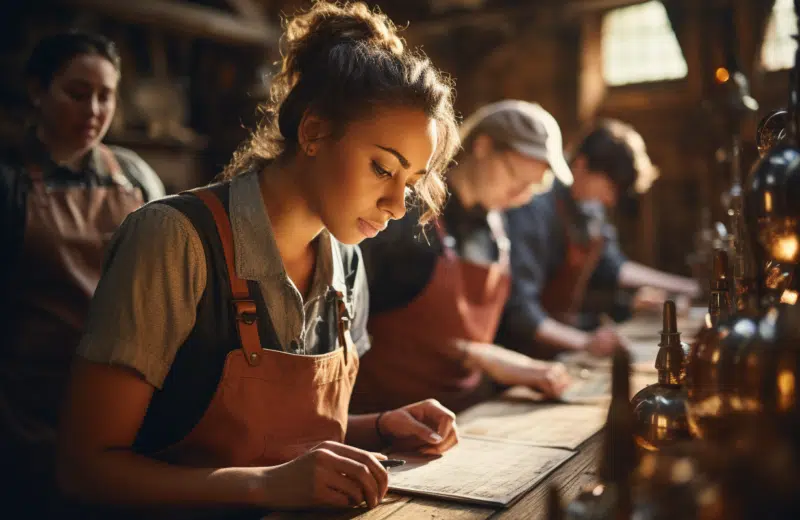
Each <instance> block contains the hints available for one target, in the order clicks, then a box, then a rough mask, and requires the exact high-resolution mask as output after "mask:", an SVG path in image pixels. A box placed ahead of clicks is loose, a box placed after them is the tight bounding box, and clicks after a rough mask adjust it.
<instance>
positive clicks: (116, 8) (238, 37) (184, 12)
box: [66, 0, 280, 47]
mask: <svg viewBox="0 0 800 520" xmlns="http://www.w3.org/2000/svg"><path fill="white" fill-rule="evenodd" d="M66 2H67V3H69V4H70V5H72V6H74V7H79V8H83V9H88V10H91V11H94V12H97V13H100V14H103V15H106V16H110V17H112V18H116V19H118V20H122V21H124V22H128V23H135V24H147V25H152V26H154V27H160V28H163V29H167V30H169V31H173V32H179V33H183V34H188V35H191V36H198V37H203V38H211V39H213V40H216V41H219V42H223V43H229V44H235V45H252V46H258V47H272V46H274V45H277V42H278V38H279V37H280V30H279V29H278V28H277V27H274V26H272V25H270V24H267V23H265V22H259V21H254V20H250V19H244V18H239V17H236V16H232V15H229V14H227V13H224V12H222V11H220V10H218V9H213V8H209V7H203V6H199V5H190V4H185V3H177V2H167V1H164V0H66Z"/></svg>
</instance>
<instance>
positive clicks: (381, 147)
mask: <svg viewBox="0 0 800 520" xmlns="http://www.w3.org/2000/svg"><path fill="white" fill-rule="evenodd" d="M284 43H285V45H286V48H285V49H284V52H283V56H284V58H283V66H282V69H281V73H280V74H279V75H277V76H276V77H275V78H274V80H273V83H272V94H273V100H274V101H273V104H271V105H269V106H268V107H267V108H268V111H269V113H270V114H272V116H270V117H268V118H267V120H266V121H265V122H264V123H263V124H262V125H260V126H259V128H257V130H256V131H255V133H254V134H253V136H252V138H251V140H250V141H249V142H248V143H246V144H245V145H244V146H243V147H242V148H241V149H240V150H239V152H238V153H237V154H236V155H235V156H234V159H233V161H232V162H231V163H230V164H229V165H228V167H227V168H226V170H225V175H224V179H223V180H222V181H221V182H219V183H217V184H214V185H212V186H210V187H206V188H201V189H198V190H194V191H192V192H188V193H184V194H181V195H179V196H176V197H171V198H168V199H164V200H162V201H158V202H156V203H154V204H149V205H148V206H146V207H144V208H142V209H141V210H139V211H137V212H136V213H134V214H133V215H131V216H130V217H129V218H128V219H127V220H126V222H125V224H124V225H123V226H122V227H121V229H120V230H119V232H118V233H117V235H116V237H115V239H114V241H113V243H112V245H111V247H110V250H109V256H108V260H107V262H106V270H105V272H104V274H103V278H102V279H101V281H100V285H99V287H98V290H97V293H96V295H95V299H94V301H93V304H92V308H91V312H90V316H89V323H88V327H87V332H86V335H85V336H84V338H83V340H82V342H81V345H80V347H79V350H78V359H77V361H76V363H75V366H74V371H73V375H72V380H71V388H70V395H69V397H68V403H67V407H66V413H65V416H64V422H63V428H62V431H61V433H62V436H63V437H62V439H61V440H62V445H61V450H60V461H59V462H60V465H59V468H60V473H59V476H60V477H61V479H60V484H61V485H62V487H63V490H64V491H65V492H66V494H67V495H68V496H69V497H72V498H73V499H76V500H78V501H80V502H88V503H90V504H94V505H107V506H115V507H123V508H124V507H127V508H129V509H132V510H133V511H138V512H139V513H141V514H143V515H150V514H151V513H152V512H153V509H156V510H162V509H169V510H170V511H173V512H174V511H175V509H181V510H186V509H191V508H198V509H201V510H204V511H208V510H217V509H218V508H222V509H223V510H224V509H237V508H259V509H283V508H307V507H316V506H337V507H347V506H354V505H358V504H361V503H363V502H366V503H367V504H368V505H369V506H370V507H374V506H375V505H377V504H378V503H380V501H381V499H382V498H383V496H384V494H385V493H386V490H387V473H386V470H385V469H384V468H383V467H382V466H381V464H380V462H379V459H381V458H384V457H383V456H382V455H379V454H377V453H373V451H378V450H382V449H384V448H385V449H394V450H419V451H421V452H423V453H430V454H440V453H443V452H444V451H446V450H448V449H449V448H450V447H452V446H453V445H454V444H455V443H456V442H457V436H456V432H455V429H454V426H453V421H454V415H453V413H452V412H450V411H449V410H447V409H445V408H444V407H442V406H441V405H440V404H439V403H437V402H435V401H432V400H424V401H421V402H418V403H412V404H410V405H409V406H406V407H403V408H400V409H394V410H390V411H384V412H382V413H380V414H372V415H362V416H349V415H348V404H349V400H350V395H351V391H352V387H353V384H354V381H355V378H356V374H357V372H358V367H359V358H360V356H361V355H362V354H363V353H364V352H366V351H367V350H368V349H369V347H370V345H369V338H368V336H367V334H366V326H365V324H366V319H367V312H368V308H367V297H368V295H367V293H366V274H365V272H364V266H363V265H362V262H361V256H360V253H359V251H358V248H357V247H356V246H354V244H357V243H358V242H360V241H361V240H363V239H364V238H366V237H371V236H375V235H376V234H378V233H379V232H380V231H381V230H382V229H383V228H384V227H385V225H386V223H387V222H388V221H389V220H390V219H398V218H401V217H402V216H403V215H404V213H405V197H406V191H407V190H409V189H411V190H414V191H415V192H416V193H417V195H418V196H419V197H420V198H421V199H422V200H424V201H425V202H426V203H427V206H428V208H429V210H430V211H431V212H432V213H435V212H436V210H437V208H438V204H439V201H440V200H441V198H442V197H443V189H442V188H443V184H442V180H441V179H442V177H441V176H442V172H443V170H444V168H445V166H446V165H447V164H448V163H449V161H450V158H451V156H452V153H453V151H454V150H455V149H456V147H457V144H458V138H457V134H456V130H455V118H454V115H453V108H452V90H451V88H450V86H449V85H448V84H447V83H445V82H444V81H443V80H442V77H441V76H440V73H439V72H438V71H437V70H436V69H435V68H433V66H432V65H431V64H430V62H428V61H427V60H423V59H422V58H420V57H419V55H418V54H416V53H415V52H413V51H411V50H408V49H406V48H405V46H404V44H403V42H402V41H401V40H400V39H399V38H398V37H397V35H396V33H395V29H394V27H393V25H392V24H391V22H390V21H389V20H388V19H387V18H386V17H385V16H384V15H382V14H379V13H377V12H372V11H370V10H369V9H368V8H367V7H366V6H365V5H364V4H348V5H344V6H341V5H334V4H329V3H326V2H317V3H315V4H314V6H313V7H312V8H311V9H310V10H309V11H307V12H306V13H304V14H301V15H298V16H296V17H295V18H294V19H293V20H291V21H290V22H289V23H288V25H287V33H286V38H285V40H284ZM273 116H274V117H273ZM346 244H350V245H346ZM118 514H119V511H117V512H115V513H113V515H118Z"/></svg>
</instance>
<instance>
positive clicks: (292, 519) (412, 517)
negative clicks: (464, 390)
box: [264, 433, 601, 520]
mask: <svg viewBox="0 0 800 520" xmlns="http://www.w3.org/2000/svg"><path fill="white" fill-rule="evenodd" d="M600 448H601V434H600V433H598V434H595V435H594V436H593V437H591V438H590V439H589V440H587V441H586V442H584V443H583V444H582V445H581V446H580V447H579V448H578V453H577V455H575V456H574V457H572V458H571V459H569V460H568V461H566V462H565V463H564V464H563V465H561V467H559V468H558V469H557V470H556V471H554V472H553V473H552V474H550V475H549V476H548V477H547V478H546V479H544V480H543V481H542V482H541V483H540V484H539V485H537V486H536V487H534V488H533V489H531V490H530V491H529V492H528V493H527V494H526V495H525V496H523V497H522V498H521V499H520V500H519V501H518V502H517V503H516V504H514V505H513V506H512V507H510V508H508V509H493V508H490V507H484V506H474V505H468V504H460V503H456V502H447V501H444V500H431V499H425V498H417V497H408V496H398V495H388V496H387V497H386V499H385V500H384V503H383V504H382V505H380V506H379V507H377V508H375V509H374V510H372V511H370V510H367V509H354V510H349V511H340V512H327V511H306V512H301V513H300V512H298V513H295V512H292V513H273V514H270V515H268V516H266V517H264V520H317V519H319V520H349V519H352V518H358V519H359V520H385V519H391V520H434V519H437V520H438V519H451V518H452V519H454V520H484V519H489V518H491V519H493V520H494V519H508V520H511V519H519V520H538V519H545V518H546V517H547V505H546V504H547V488H548V487H549V484H550V483H556V484H557V485H558V487H559V489H560V490H561V494H562V499H563V500H564V501H568V500H571V499H572V498H574V497H575V496H576V495H577V494H578V493H579V492H580V491H581V490H583V488H584V487H586V486H588V485H590V484H591V483H592V482H594V481H596V478H595V466H596V464H597V460H599V459H598V454H599V452H600Z"/></svg>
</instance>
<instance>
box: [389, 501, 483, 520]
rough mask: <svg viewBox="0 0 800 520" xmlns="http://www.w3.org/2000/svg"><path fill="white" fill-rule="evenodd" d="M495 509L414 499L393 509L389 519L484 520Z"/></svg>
mask: <svg viewBox="0 0 800 520" xmlns="http://www.w3.org/2000/svg"><path fill="white" fill-rule="evenodd" d="M494 512H495V510H494V509H492V508H489V507H483V506H474V505H468V504H458V503H455V502H442V501H440V500H428V499H414V500H411V501H410V502H408V503H406V504H405V505H404V506H403V507H401V508H400V509H398V510H397V511H394V512H393V513H392V514H391V515H390V516H389V517H388V518H389V520H438V519H445V518H446V519H448V520H450V519H452V520H484V519H486V518H490V517H491V516H492V514H494Z"/></svg>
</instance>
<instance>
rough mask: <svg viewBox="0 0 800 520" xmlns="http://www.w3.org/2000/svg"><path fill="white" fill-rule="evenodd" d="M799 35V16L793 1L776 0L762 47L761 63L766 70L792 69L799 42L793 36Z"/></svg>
mask: <svg viewBox="0 0 800 520" xmlns="http://www.w3.org/2000/svg"><path fill="white" fill-rule="evenodd" d="M796 33H797V15H796V14H795V12H794V5H793V2H792V0H776V1H775V7H773V8H772V14H770V17H769V22H768V23H767V33H766V35H765V36H764V46H763V47H761V63H762V64H763V65H764V68H765V69H766V70H782V69H791V68H792V65H794V53H795V52H796V51H797V42H796V41H795V40H794V38H792V35H794V34H796Z"/></svg>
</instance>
